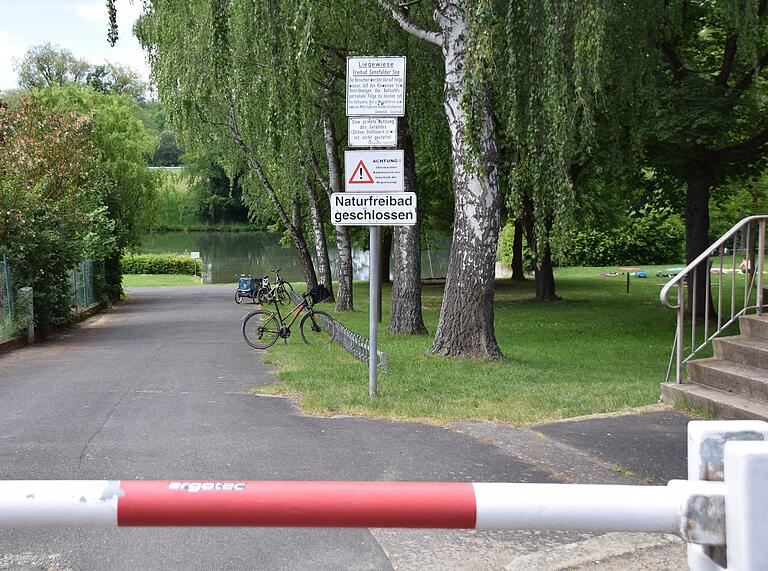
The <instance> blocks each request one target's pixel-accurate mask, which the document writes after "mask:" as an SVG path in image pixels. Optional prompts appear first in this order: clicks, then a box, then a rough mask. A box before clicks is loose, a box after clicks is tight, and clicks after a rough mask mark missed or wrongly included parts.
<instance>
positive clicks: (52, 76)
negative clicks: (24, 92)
mask: <svg viewBox="0 0 768 571" xmlns="http://www.w3.org/2000/svg"><path fill="white" fill-rule="evenodd" d="M15 67H16V72H17V73H18V76H19V87H21V88H22V89H32V88H34V87H38V88H41V87H50V86H52V85H65V84H67V83H83V82H84V81H85V79H86V77H87V75H88V71H89V68H90V64H89V63H88V62H87V61H85V60H82V59H79V58H76V57H75V56H74V55H72V52H70V51H69V50H66V49H62V48H60V47H58V46H54V45H52V44H51V43H45V44H41V45H38V46H34V47H32V48H30V49H29V50H28V51H27V53H26V54H24V57H23V58H22V59H21V60H20V61H17V62H16V66H15Z"/></svg>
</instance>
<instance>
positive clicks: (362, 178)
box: [347, 159, 373, 184]
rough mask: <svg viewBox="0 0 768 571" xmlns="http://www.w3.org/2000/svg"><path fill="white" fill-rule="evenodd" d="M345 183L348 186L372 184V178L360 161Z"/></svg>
mask: <svg viewBox="0 0 768 571" xmlns="http://www.w3.org/2000/svg"><path fill="white" fill-rule="evenodd" d="M347 182H348V183H349V184H373V177H372V176H371V173H370V172H369V171H368V167H366V166H365V163H364V162H363V160H362V159H361V160H360V162H359V163H357V166H356V167H355V170H354V171H352V176H351V177H349V181H347Z"/></svg>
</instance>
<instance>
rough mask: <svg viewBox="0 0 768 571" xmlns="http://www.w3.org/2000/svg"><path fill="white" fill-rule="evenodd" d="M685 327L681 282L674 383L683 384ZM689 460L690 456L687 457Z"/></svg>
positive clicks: (683, 297) (678, 291) (680, 284)
mask: <svg viewBox="0 0 768 571" xmlns="http://www.w3.org/2000/svg"><path fill="white" fill-rule="evenodd" d="M684 327H685V295H684V294H683V282H680V283H679V284H677V332H676V333H677V356H676V359H675V360H676V362H675V382H676V383H677V384H680V383H682V382H683V328H684ZM689 458H690V456H689Z"/></svg>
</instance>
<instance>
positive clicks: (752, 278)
mask: <svg viewBox="0 0 768 571" xmlns="http://www.w3.org/2000/svg"><path fill="white" fill-rule="evenodd" d="M767 221H768V215H763V214H761V215H755V216H748V217H746V218H744V219H742V220H741V221H740V222H738V223H737V224H735V225H734V226H733V227H732V228H731V229H730V230H728V231H727V232H726V233H725V234H723V236H722V237H721V238H720V239H719V240H717V241H716V242H715V243H714V244H712V245H711V246H709V247H708V248H707V249H706V250H704V251H703V252H702V253H701V254H700V255H699V256H698V257H697V258H696V259H695V260H693V262H691V263H690V264H688V265H687V266H686V267H685V268H684V269H683V270H682V271H681V272H680V273H679V274H677V275H676V276H674V277H673V278H672V279H671V280H669V282H667V283H666V284H665V285H664V287H663V288H662V290H661V292H660V294H659V299H660V300H661V303H662V305H663V306H664V307H668V308H670V309H675V310H677V326H676V332H675V339H674V342H673V343H672V354H671V355H670V359H669V367H668V368H667V375H666V380H669V375H670V372H671V369H672V364H673V362H674V363H675V364H676V366H675V379H676V382H678V383H682V382H683V365H684V364H685V363H686V362H688V361H689V360H690V359H691V358H692V357H693V356H694V355H696V354H697V353H699V352H700V351H701V350H702V349H703V348H704V347H706V346H707V345H708V344H709V343H710V342H711V341H712V340H713V339H714V338H715V337H717V336H718V335H720V334H721V333H722V332H723V331H724V330H725V329H727V328H728V327H730V326H731V325H732V324H733V323H735V322H736V321H737V320H738V318H739V317H741V316H742V315H745V314H746V313H747V312H748V311H750V310H755V311H756V313H757V314H758V315H761V314H762V312H763V305H764V304H763V271H764V268H765V230H766V222H767ZM755 223H757V226H758V228H757V242H758V243H757V251H756V252H755V249H754V248H753V242H754V234H753V232H752V228H753V224H755ZM729 245H730V246H731V252H730V253H729V252H728V246H729ZM739 246H740V247H739ZM737 251H741V252H743V254H742V255H743V258H744V260H745V262H746V267H745V272H744V274H745V279H744V297H743V303H741V304H740V305H741V306H742V307H741V309H739V310H738V311H737V309H736V307H737V301H736V289H737V288H736V271H737V270H736V252H737ZM713 254H717V255H718V256H719V259H718V262H719V264H718V267H717V268H716V269H714V270H711V269H710V258H711V257H712V256H713ZM728 255H730V258H731V260H730V261H731V264H730V265H731V267H730V268H729V269H727V268H726V267H725V266H724V260H725V256H728ZM753 262H754V263H753ZM702 264H706V265H707V274H706V276H707V277H706V280H705V281H706V283H705V285H704V287H705V288H706V290H707V295H706V297H705V306H704V332H703V336H702V342H701V343H699V344H698V345H697V342H698V341H697V334H696V299H697V297H698V296H697V295H696V293H697V291H698V287H699V284H698V283H697V282H698V272H697V271H696V270H697V269H699V267H700V266H701V265H702ZM742 264H744V262H742ZM753 270H754V271H753ZM711 271H715V272H716V273H717V275H718V279H717V306H716V307H717V309H716V313H717V323H716V327H715V328H714V331H713V332H712V333H711V334H710V331H709V328H710V320H711V316H710V307H712V308H713V311H714V304H710V302H709V300H710V296H711V294H712V286H713V284H712V280H711V277H710V274H711ZM726 272H730V273H731V279H730V311H727V308H724V307H723V291H724V287H723V276H724V275H725V273H726ZM686 285H688V286H689V290H690V293H691V315H692V318H691V320H690V329H691V346H690V352H689V354H688V355H687V356H686V357H683V353H684V351H685V345H684V335H685V299H684V298H685V296H684V295H683V290H684V288H685V286H686ZM672 288H677V292H676V298H677V299H676V303H674V302H672V301H670V299H669V295H670V291H671V290H672ZM753 291H754V292H755V296H754V297H755V303H754V304H753V303H752V298H753ZM724 314H726V315H728V319H727V320H725V321H724V320H723V316H724Z"/></svg>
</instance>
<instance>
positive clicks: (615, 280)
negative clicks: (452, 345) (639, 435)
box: [254, 266, 675, 425]
mask: <svg viewBox="0 0 768 571" xmlns="http://www.w3.org/2000/svg"><path fill="white" fill-rule="evenodd" d="M667 267H669V266H646V267H643V270H645V271H646V272H648V275H649V277H648V278H647V279H640V278H635V277H633V278H632V281H631V288H630V293H629V294H627V293H626V278H625V277H624V276H617V277H598V276H597V274H598V273H600V272H602V271H616V268H565V269H561V270H558V271H557V272H556V282H557V293H558V295H559V296H560V297H562V301H559V302H549V303H541V302H537V301H535V300H534V299H533V298H534V283H533V280H532V279H530V280H528V281H526V282H525V283H514V282H511V281H510V280H500V281H498V282H497V284H496V302H495V330H496V337H497V340H498V342H499V345H500V347H501V350H502V352H503V353H504V359H503V360H501V361H498V362H486V361H478V360H469V359H456V358H445V357H433V356H427V355H426V351H427V349H428V348H429V346H430V344H431V342H432V335H433V334H434V331H435V328H436V325H437V320H438V316H439V311H440V303H441V298H442V288H440V287H435V286H429V287H425V288H424V292H423V305H424V319H425V321H426V324H427V327H428V329H429V332H430V336H416V337H414V336H394V335H390V334H388V333H387V332H386V325H387V323H386V319H387V315H388V309H389V304H390V295H391V289H390V288H388V287H385V290H384V316H385V319H384V323H383V324H382V327H381V329H380V334H379V343H380V348H381V349H382V350H383V351H385V352H386V353H388V355H389V367H390V372H389V373H386V374H381V375H380V376H379V394H380V397H379V398H378V399H375V400H371V399H369V397H368V370H367V364H364V363H360V362H358V361H355V360H354V359H353V358H352V357H350V356H349V355H347V353H346V352H345V351H344V350H343V349H342V348H341V347H340V346H339V345H338V344H333V345H331V346H330V347H327V348H318V347H307V346H305V345H304V344H303V343H302V342H301V338H300V336H299V335H298V331H295V332H293V331H292V333H295V335H292V336H291V338H290V339H289V340H288V342H287V343H283V342H282V341H280V342H278V343H277V344H276V345H275V347H273V348H272V349H270V350H269V352H268V353H269V356H268V361H269V362H270V363H273V364H275V365H276V366H277V372H278V375H279V378H280V380H281V381H282V382H281V383H279V384H275V385H270V386H267V387H259V388H257V389H254V392H259V393H270V394H286V395H292V396H295V397H296V398H297V400H298V402H299V405H300V406H301V407H302V408H303V409H304V410H306V411H308V412H311V413H317V414H332V413H343V414H362V415H369V416H374V417H385V418H397V419H421V420H426V421H430V422H436V423H444V422H448V421H451V420H458V419H473V420H488V421H505V422H511V423H514V424H516V425H528V424H532V423H537V422H545V421H552V420H557V419H561V418H565V417H572V416H579V415H585V414H592V413H604V412H613V411H622V410H629V409H631V408H634V407H640V406H643V405H649V404H652V403H656V402H657V401H658V398H659V383H660V382H662V381H663V380H664V375H665V373H666V368H667V363H668V360H669V354H670V350H671V344H672V340H673V336H674V325H675V312H674V311H672V310H669V309H665V308H663V307H662V306H661V304H660V303H659V292H660V290H661V286H662V285H663V284H664V283H665V282H666V281H667V280H668V278H656V277H654V273H655V272H656V271H657V270H658V269H664V268H667ZM354 299H355V307H356V310H355V311H354V312H351V313H342V314H336V315H335V316H336V317H337V318H338V319H339V320H340V321H341V322H343V323H344V324H345V325H347V326H348V327H350V328H351V329H353V330H355V331H357V332H359V333H361V334H363V335H366V337H367V333H368V285H367V283H357V284H355V290H354ZM323 309H325V310H327V311H331V309H332V306H330V305H327V304H324V305H323Z"/></svg>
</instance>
